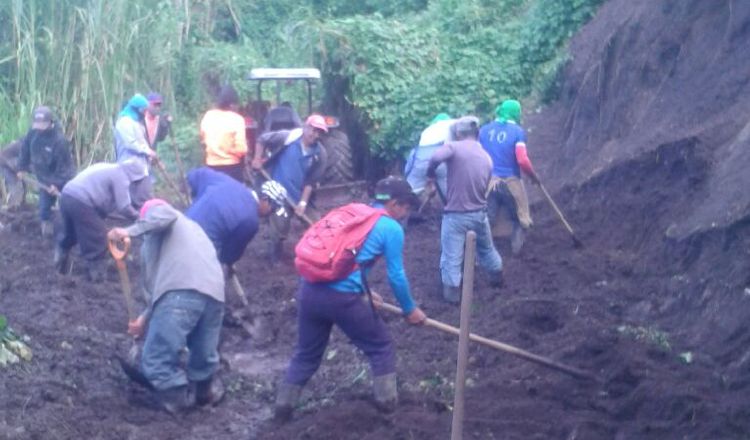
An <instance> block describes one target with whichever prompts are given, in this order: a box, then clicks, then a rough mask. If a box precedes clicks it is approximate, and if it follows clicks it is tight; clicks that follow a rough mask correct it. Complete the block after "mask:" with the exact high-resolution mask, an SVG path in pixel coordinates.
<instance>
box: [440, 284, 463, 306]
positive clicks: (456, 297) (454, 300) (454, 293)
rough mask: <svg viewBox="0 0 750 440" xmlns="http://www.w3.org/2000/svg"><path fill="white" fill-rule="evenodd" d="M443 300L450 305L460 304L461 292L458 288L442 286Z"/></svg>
mask: <svg viewBox="0 0 750 440" xmlns="http://www.w3.org/2000/svg"><path fill="white" fill-rule="evenodd" d="M443 299H444V300H446V301H447V302H449V303H451V304H459V303H460V302H461V290H460V289H459V288H458V287H454V286H446V285H445V284H443Z"/></svg>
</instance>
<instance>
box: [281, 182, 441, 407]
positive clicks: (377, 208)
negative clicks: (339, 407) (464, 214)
mask: <svg viewBox="0 0 750 440" xmlns="http://www.w3.org/2000/svg"><path fill="white" fill-rule="evenodd" d="M416 204H418V199H417V197H416V195H415V194H414V193H413V192H412V190H411V187H410V186H409V184H408V183H407V182H406V181H405V180H403V179H400V178H395V177H388V178H386V179H383V180H381V181H379V182H378V183H377V185H376V187H375V201H374V203H373V204H372V206H367V205H362V204H351V205H346V206H344V207H341V208H337V209H334V210H333V211H331V212H330V213H329V214H327V215H326V216H325V217H323V218H322V219H321V220H319V221H318V222H317V223H316V224H315V225H313V226H312V227H311V228H310V229H309V230H308V231H307V232H306V233H305V235H304V236H303V237H302V239H301V240H300V242H299V243H298V244H297V247H296V249H295V253H296V259H295V266H296V267H297V270H298V271H299V272H300V274H301V275H302V280H301V282H300V288H299V290H298V291H297V304H298V310H297V321H298V332H297V333H298V340H297V347H296V349H295V352H294V356H293V357H292V359H291V361H290V363H289V367H288V368H287V371H286V375H285V377H284V379H283V381H282V383H281V384H280V385H279V388H278V392H277V396H276V417H277V419H279V420H287V419H289V418H290V417H291V415H292V411H293V409H294V406H295V405H296V403H297V401H298V399H299V396H300V392H301V391H302V387H303V386H304V385H305V384H306V383H307V381H308V380H309V379H310V378H311V377H312V375H313V374H315V371H316V370H317V369H318V367H319V366H320V362H321V359H322V356H323V353H324V351H325V349H326V346H327V345H328V338H329V336H330V333H331V328H332V327H333V325H334V324H335V325H337V326H338V327H339V328H340V329H341V330H342V331H343V332H344V333H345V334H346V335H347V336H348V337H349V339H350V340H351V341H352V343H354V345H356V346H357V348H359V349H360V350H362V351H363V352H364V353H365V355H366V356H367V357H368V359H369V362H370V369H371V371H372V375H373V392H374V395H375V403H376V406H377V407H378V408H379V409H381V410H383V411H393V410H394V409H395V406H396V403H397V398H398V395H397V391H396V354H395V350H394V347H393V338H392V337H391V335H390V332H389V331H388V327H387V326H386V324H385V322H383V320H382V319H381V318H380V316H379V315H378V314H377V313H375V310H374V309H373V308H372V301H370V303H368V302H367V301H365V300H364V297H363V294H364V293H365V292H368V290H369V289H368V288H367V273H368V271H369V269H370V268H371V266H372V263H373V262H374V261H375V259H377V258H379V257H380V256H383V257H384V258H385V263H386V266H387V274H388V281H389V283H390V285H391V288H392V289H393V294H394V296H395V297H396V299H397V300H398V302H399V304H400V306H401V309H402V310H403V312H404V316H405V318H406V321H407V322H408V323H410V324H422V323H423V322H424V321H425V319H427V317H426V315H425V314H424V312H423V311H422V310H421V309H420V308H419V307H417V305H416V304H415V303H414V300H413V298H412V296H411V293H410V290H409V281H408V279H407V278H406V273H405V272H404V266H403V246H404V231H403V229H402V228H401V225H400V224H399V222H398V221H399V220H402V219H404V218H406V216H408V214H409V212H410V211H411V209H412V208H413V207H414V206H415V205H416ZM363 225H366V226H365V227H364V228H363ZM369 225H372V226H371V227H369ZM368 228H369V229H368ZM363 229H364V231H363ZM341 243H343V246H339V245H340V244H341ZM357 244H359V245H357ZM337 247H338V248H337ZM320 255H334V256H333V257H332V258H330V260H329V261H328V262H327V263H328V266H327V267H325V266H326V265H325V264H323V265H318V262H319V261H320V260H321V258H319V257H320ZM347 256H348V257H349V258H348V262H347V261H346V260H347ZM323 260H325V258H323ZM347 264H348V265H349V267H348V270H347V267H346V266H347ZM342 273H343V275H342ZM369 293H370V295H374V296H376V295H377V294H375V293H372V292H369ZM377 299H378V301H379V300H382V299H380V298H379V297H377Z"/></svg>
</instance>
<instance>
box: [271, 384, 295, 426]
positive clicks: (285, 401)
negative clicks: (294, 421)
mask: <svg viewBox="0 0 750 440" xmlns="http://www.w3.org/2000/svg"><path fill="white" fill-rule="evenodd" d="M300 394H302V386H301V385H295V384H292V383H283V382H282V383H281V384H279V388H278V390H277V391H276V406H275V408H274V418H275V419H276V420H277V421H279V422H286V421H289V420H290V419H291V418H292V413H293V412H294V407H295V406H297V402H299V396H300Z"/></svg>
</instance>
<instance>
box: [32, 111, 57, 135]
mask: <svg viewBox="0 0 750 440" xmlns="http://www.w3.org/2000/svg"><path fill="white" fill-rule="evenodd" d="M50 124H52V110H50V109H49V107H45V106H41V107H37V108H36V109H34V116H33V117H32V121H31V128H33V129H35V130H46V129H47V128H49V126H50Z"/></svg>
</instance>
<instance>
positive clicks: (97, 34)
mask: <svg viewBox="0 0 750 440" xmlns="http://www.w3.org/2000/svg"><path fill="white" fill-rule="evenodd" d="M189 3H190V2H189V0H172V1H154V0H56V1H47V0H11V1H10V2H7V3H4V5H2V6H0V41H3V42H4V43H0V141H2V142H7V141H9V140H11V139H13V138H15V137H17V136H20V135H22V134H23V133H24V131H25V130H26V129H27V127H28V124H29V119H30V115H31V111H32V109H33V108H34V107H35V106H37V105H42V104H44V105H49V106H50V107H52V108H53V109H54V110H55V113H56V115H57V117H58V118H59V120H60V121H61V122H62V125H63V127H64V130H65V133H66V135H67V136H68V137H69V138H70V139H72V140H73V141H74V142H73V144H74V149H75V158H76V161H77V162H78V163H79V164H81V165H86V164H87V163H90V162H91V161H93V160H101V159H105V158H107V157H108V156H109V155H111V153H112V130H111V125H112V120H113V117H114V116H115V115H116V114H117V113H118V112H119V110H120V108H121V105H122V103H123V101H124V100H125V99H127V98H128V97H130V96H131V95H132V94H133V93H135V92H143V93H146V92H148V91H150V90H159V91H161V92H162V93H163V94H164V95H165V99H166V101H167V102H172V103H173V102H174V96H173V94H172V79H171V76H172V69H173V64H174V60H175V59H176V58H177V54H178V53H179V52H180V51H181V50H182V48H183V44H184V42H185V38H184V29H185V28H186V27H187V23H186V22H187V19H188V18H189V14H190V5H189Z"/></svg>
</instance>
